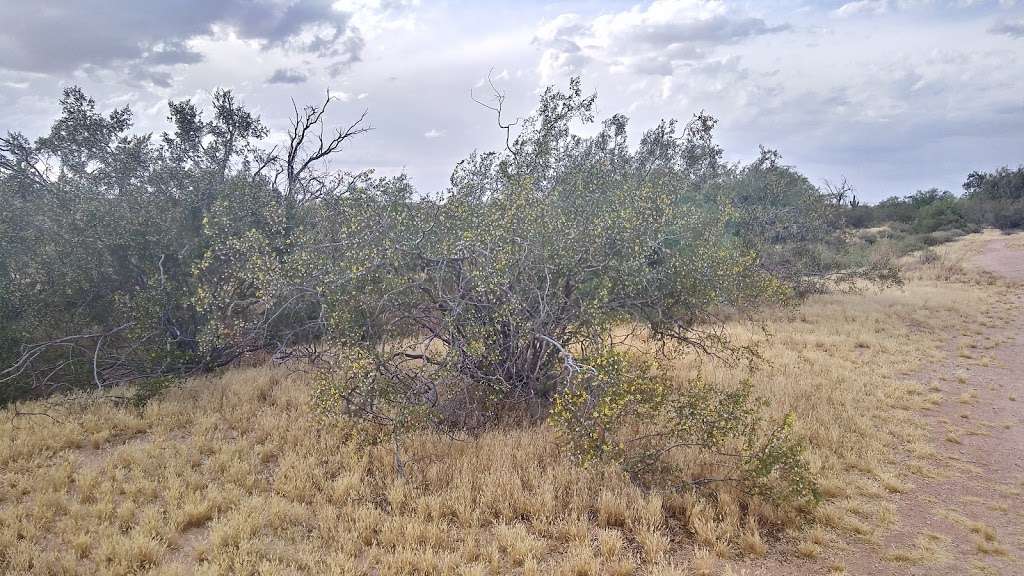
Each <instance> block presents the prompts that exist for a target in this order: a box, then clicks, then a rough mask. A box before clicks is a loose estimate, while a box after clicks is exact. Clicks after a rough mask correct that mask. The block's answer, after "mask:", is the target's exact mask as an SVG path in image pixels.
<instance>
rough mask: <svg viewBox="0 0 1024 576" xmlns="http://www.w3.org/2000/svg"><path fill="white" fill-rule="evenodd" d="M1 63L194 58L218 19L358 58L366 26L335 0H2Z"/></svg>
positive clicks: (249, 32) (62, 68)
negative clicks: (197, 42) (191, 43)
mask: <svg viewBox="0 0 1024 576" xmlns="http://www.w3.org/2000/svg"><path fill="white" fill-rule="evenodd" d="M0 13H3V14H4V16H5V21H7V22H10V23H17V24H16V25H8V26H4V27H3V29H2V30H0V68H6V69H8V70H16V71H27V72H37V73H48V74H60V73H69V72H73V71H75V70H79V69H82V68H83V67H86V66H93V67H97V68H113V67H117V66H121V65H125V64H130V63H146V64H149V65H153V66H160V65H164V66H166V65H173V64H190V63H195V62H197V61H199V60H200V59H201V58H202V56H201V55H199V54H197V53H195V52H192V51H190V50H189V49H188V48H187V46H186V45H185V44H184V43H185V41H187V40H189V39H190V38H195V37H199V36H206V35H209V34H211V33H212V32H213V31H214V28H215V27H225V28H230V29H232V30H233V31H234V32H235V33H236V34H237V35H238V36H239V37H241V38H245V39H250V40H257V41H260V42H262V43H263V45H264V46H265V47H268V48H269V47H287V48H291V49H295V50H299V51H303V52H308V53H313V54H316V55H317V56H321V57H332V58H335V57H336V58H341V59H343V60H347V61H353V60H358V58H359V54H358V53H353V50H358V49H359V48H361V46H362V45H361V43H358V42H355V43H354V42H351V41H347V39H349V38H351V37H353V36H357V35H358V31H357V30H356V29H355V28H354V27H352V26H350V15H349V14H347V13H345V12H339V11H336V10H334V9H333V8H332V7H331V2H330V1H329V0H299V1H297V2H288V3H281V2H276V1H273V0H256V1H248V0H223V1H221V0H218V1H209V0H179V1H175V2H137V1H133V0H54V1H49V2H47V3H46V5H45V7H43V6H40V5H39V4H37V3H35V2H24V1H21V0H0Z"/></svg>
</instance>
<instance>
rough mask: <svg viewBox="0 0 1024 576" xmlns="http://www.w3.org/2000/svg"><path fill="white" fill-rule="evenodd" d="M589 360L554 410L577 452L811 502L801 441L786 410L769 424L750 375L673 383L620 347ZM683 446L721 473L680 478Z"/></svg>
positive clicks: (663, 474) (651, 472) (638, 469)
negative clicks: (737, 381)
mask: <svg viewBox="0 0 1024 576" xmlns="http://www.w3.org/2000/svg"><path fill="white" fill-rule="evenodd" d="M587 366H588V367H589V368H590V370H586V371H580V372H577V373H576V374H574V376H573V378H572V380H571V381H570V382H568V383H567V384H566V386H565V387H564V388H563V389H562V391H561V392H559V394H558V395H557V396H556V397H555V399H554V402H553V405H552V409H551V415H552V416H551V417H552V420H553V421H554V422H555V424H556V425H557V426H558V428H559V429H560V430H561V431H562V433H563V435H564V436H565V437H566V439H567V441H566V445H567V447H568V449H569V451H570V453H571V454H573V455H574V456H575V457H576V458H577V459H579V460H581V461H583V462H587V461H591V460H595V459H611V460H614V461H616V462H619V463H620V464H621V465H622V466H623V467H624V468H625V469H626V470H628V471H629V472H630V473H632V474H633V475H634V477H640V478H648V479H650V480H649V481H652V482H657V481H658V479H664V478H670V479H672V481H679V479H680V478H682V479H683V480H684V481H689V482H691V483H692V484H693V485H695V486H701V485H704V484H708V483H712V482H722V481H730V482H735V483H738V484H740V485H741V486H742V487H743V488H744V489H745V490H746V491H747V492H748V493H752V494H761V495H764V496H768V497H771V498H773V499H779V500H805V499H810V500H815V499H817V497H818V495H817V487H816V485H815V482H814V480H813V477H812V475H811V473H810V471H809V468H808V465H807V462H806V461H805V460H804V459H803V446H802V444H801V443H800V441H799V440H798V439H797V438H795V437H794V436H793V435H792V433H791V430H792V425H793V416H792V415H785V416H784V417H782V418H780V419H779V420H778V421H777V422H775V423H774V424H769V423H767V422H766V418H765V415H764V414H763V405H762V404H761V403H760V402H758V400H757V399H756V398H755V397H754V395H753V390H752V387H751V385H750V383H749V382H744V383H742V384H741V385H740V386H739V387H737V388H735V389H726V388H720V387H716V386H712V385H711V384H710V383H708V382H707V381H706V380H704V379H703V378H702V377H700V376H699V375H698V376H697V377H695V378H693V379H691V380H690V381H688V382H687V383H686V384H685V385H683V386H682V387H678V388H676V387H673V386H672V385H671V382H670V380H669V378H667V377H666V376H664V375H662V374H659V373H657V372H656V371H655V370H653V368H654V366H653V365H652V363H651V362H650V361H649V360H646V359H642V358H635V357H633V356H631V355H630V354H629V353H624V352H618V351H608V352H605V353H604V354H601V355H600V356H598V357H596V358H592V359H588V363H587ZM681 451H689V452H690V453H694V452H696V453H697V454H700V455H701V456H702V457H706V458H710V459H712V460H714V461H715V465H716V469H717V470H720V471H721V472H720V475H719V476H716V477H713V478H711V477H697V478H690V479H687V478H685V477H684V476H685V472H684V471H683V470H682V469H681V468H680V467H679V466H678V464H677V463H676V462H678V461H677V460H676V461H674V460H673V458H672V456H673V453H674V452H681ZM688 464H691V463H688Z"/></svg>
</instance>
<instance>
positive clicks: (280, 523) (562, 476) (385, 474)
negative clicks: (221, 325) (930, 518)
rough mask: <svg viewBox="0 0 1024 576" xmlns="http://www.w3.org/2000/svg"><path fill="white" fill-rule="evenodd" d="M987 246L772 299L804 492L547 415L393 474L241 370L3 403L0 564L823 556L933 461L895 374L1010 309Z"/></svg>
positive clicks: (574, 567)
mask: <svg viewBox="0 0 1024 576" xmlns="http://www.w3.org/2000/svg"><path fill="white" fill-rule="evenodd" d="M982 241H983V239H979V238H977V237H972V238H967V239H965V240H963V241H961V242H959V243H957V244H956V245H954V246H950V247H945V248H943V252H944V254H946V255H945V256H944V257H943V258H941V259H939V261H937V262H933V263H930V264H920V263H915V264H913V265H912V266H911V267H910V268H909V269H908V274H907V275H908V283H907V285H906V287H905V288H904V289H893V290H886V291H882V292H878V291H875V290H867V291H865V292H863V293H860V294H846V295H830V296H821V297H815V298H812V299H811V300H810V301H809V302H807V304H806V305H805V306H803V307H802V308H800V309H799V310H798V311H795V312H789V311H779V312H777V313H774V314H770V315H769V318H768V319H767V324H768V327H769V329H770V332H771V333H772V337H771V339H770V340H769V341H768V342H767V343H765V344H764V346H763V349H762V351H763V353H764V356H765V357H766V358H767V359H769V361H770V365H769V366H764V367H762V368H761V369H760V370H759V371H757V372H755V373H754V374H753V375H752V380H753V383H754V385H755V388H756V390H757V392H758V394H759V395H760V396H761V397H763V398H764V399H765V400H766V401H767V403H768V406H769V409H770V410H771V411H772V412H773V413H775V414H780V415H781V414H783V413H786V412H789V411H793V412H794V413H795V414H796V416H797V428H798V432H799V433H800V434H801V435H802V436H804V437H805V438H806V439H807V442H808V446H809V452H808V457H809V460H810V462H811V464H812V466H813V468H814V470H815V472H816V474H817V475H818V477H819V478H820V479H821V484H822V488H823V493H824V495H825V497H826V498H825V501H824V502H823V503H822V504H821V505H820V506H819V507H817V508H816V509H813V510H801V509H793V508H789V507H780V506H773V505H771V504H769V503H766V502H763V501H761V500H759V499H758V498H756V497H751V496H748V495H745V494H742V493H740V492H739V491H738V490H736V489H735V488H733V487H731V486H729V485H719V486H716V487H715V488H714V490H713V491H711V492H708V493H705V494H702V495H695V494H692V493H689V492H685V491H684V492H678V493H674V492H664V491H663V492H651V491H646V490H642V489H639V488H637V487H636V486H634V485H633V484H632V483H631V482H630V481H629V480H628V478H626V477H625V476H624V475H623V474H621V473H620V472H619V471H617V470H615V469H614V468H611V467H607V468H602V467H596V468H589V469H580V468H578V467H575V466H573V465H572V464H571V463H570V462H569V461H568V460H567V459H566V458H565V456H564V454H562V453H561V451H560V450H559V448H558V443H557V440H558V439H557V438H556V437H555V435H554V433H553V432H552V430H551V429H550V428H548V427H547V426H543V425H540V426H536V427H533V428H530V429H525V430H499V431H494V432H492V433H489V434H486V435H484V436H482V437H480V438H479V439H476V440H473V441H471V442H451V441H447V440H444V439H441V438H438V437H432V436H429V435H423V436H418V437H414V438H410V439H409V440H408V441H407V442H406V445H405V448H404V450H405V453H404V458H405V461H406V464H405V476H404V478H402V477H398V476H396V473H395V470H394V467H393V465H392V462H393V457H394V456H393V453H392V451H391V450H390V449H389V448H387V447H373V448H366V447H364V446H362V445H360V444H359V443H357V442H356V441H354V440H352V439H350V436H351V434H350V430H349V429H347V428H346V426H345V425H344V424H342V423H337V422H333V423H332V422H328V423H322V422H318V421H317V419H316V418H315V417H313V416H312V414H311V413H310V403H309V390H308V384H307V382H305V381H304V380H303V379H302V378H301V377H299V376H291V375H288V374H287V373H285V372H284V371H282V370H276V369H269V368H253V369H239V370H233V371H230V372H228V373H226V374H224V375H223V376H221V377H217V378H209V379H204V380H199V381H194V382H190V383H188V384H187V385H185V386H183V387H182V388H180V389H175V390H172V391H171V392H169V393H168V394H167V395H165V396H163V397H161V398H159V399H158V400H155V401H153V402H151V403H150V404H149V405H147V406H146V407H145V409H143V410H136V409H132V408H126V407H121V406H118V405H116V404H114V403H112V402H109V401H103V400H98V399H96V398H91V397H80V398H64V399H61V400H60V402H59V403H56V404H50V405H42V404H32V405H24V406H20V409H22V410H24V411H31V412H44V411H45V412H48V413H49V414H51V415H52V416H53V417H54V418H56V419H57V420H50V419H49V418H46V417H39V416H31V417H30V416H21V417H17V418H15V417H14V412H13V410H10V409H8V410H7V411H6V412H4V413H2V414H0V573H10V574H72V573H96V574H140V573H152V574H194V573H195V574H255V573H260V574H299V573H310V574H364V573H368V572H371V570H375V572H373V573H376V574H381V575H386V574H410V573H416V574H501V573H510V572H511V573H521V574H573V575H578V576H583V575H587V574H595V575H596V574H622V575H628V574H637V575H640V574H712V573H721V572H722V570H728V567H727V564H726V562H727V561H728V560H729V559H735V558H737V557H739V556H742V555H750V556H760V555H763V554H765V553H766V552H768V551H769V549H770V548H771V547H773V546H777V545H778V543H779V542H780V541H781V542H783V549H784V550H788V551H789V552H790V553H794V552H795V553H799V554H803V555H806V556H819V555H828V551H829V549H830V548H831V547H833V546H834V543H835V542H836V541H839V540H842V539H845V538H850V537H854V538H864V539H868V540H871V539H872V538H875V537H876V534H877V532H878V531H879V530H880V529H881V528H882V527H884V526H886V525H887V524H889V523H891V522H892V518H891V516H892V509H891V507H890V506H889V505H888V504H887V499H888V498H889V497H890V496H889V495H890V493H898V492H903V491H906V490H912V489H913V487H912V484H913V482H912V481H909V480H910V479H908V478H906V477H905V476H900V475H898V474H897V473H896V472H897V466H896V464H897V460H898V458H903V456H898V454H900V453H901V451H902V450H903V449H904V448H905V447H907V446H913V447H917V448H916V449H915V451H914V452H913V454H915V456H914V458H915V459H916V460H917V461H916V462H912V463H911V464H916V466H915V465H908V464H907V463H906V462H903V465H902V466H901V467H900V469H901V471H904V472H905V471H906V470H914V469H917V470H921V471H927V470H928V469H929V465H928V460H929V459H930V458H932V457H933V456H934V451H929V450H928V449H927V448H928V445H929V443H930V442H933V441H942V439H941V438H939V439H931V438H928V437H927V436H926V432H925V428H924V427H923V426H922V425H921V421H920V418H919V415H918V412H919V411H920V410H925V409H928V407H930V406H933V405H934V402H935V401H936V400H935V398H934V395H935V394H937V392H935V391H934V390H932V391H929V390H927V389H926V388H924V387H923V386H921V385H920V384H919V383H916V382H915V381H914V380H913V378H912V374H913V373H914V371H916V370H917V369H918V367H919V366H921V365H922V364H923V363H925V362H927V361H930V360H934V359H937V358H938V357H939V356H940V355H941V354H942V353H943V346H944V345H945V343H946V342H947V337H948V335H949V334H950V333H952V334H959V333H961V332H964V331H971V330H974V329H976V328H977V326H978V325H979V324H980V323H983V322H987V321H994V320H993V319H992V311H993V310H995V309H997V307H998V306H1001V305H1003V303H1004V302H1005V299H1006V292H1005V289H1004V288H1003V287H1000V286H999V285H998V284H997V283H995V282H993V281H991V280H990V279H988V278H986V277H985V276H983V275H979V274H977V273H975V272H972V271H970V270H969V269H967V268H966V267H964V266H963V265H961V264H957V263H956V260H955V258H956V257H957V255H958V254H960V255H963V254H968V253H970V252H971V251H972V250H975V249H976V248H977V246H978V244H977V243H978V242H982ZM734 332H735V334H737V335H738V337H739V338H740V339H744V338H755V334H756V332H755V331H752V330H750V329H749V328H747V327H744V326H739V325H737V326H735V327H734ZM676 369H677V372H678V374H679V378H680V381H685V380H686V379H687V378H688V377H689V376H690V375H692V374H693V373H695V371H697V370H698V369H700V370H702V371H703V373H704V374H705V376H706V377H708V378H709V379H711V380H713V381H717V382H720V383H723V384H729V383H735V382H737V381H738V380H739V379H741V378H742V377H743V376H745V375H746V373H745V371H744V370H742V369H739V368H735V367H729V366H725V365H723V364H720V363H718V362H715V361H708V360H706V359H704V360H700V359H697V358H688V359H684V360H682V361H680V362H679V363H678V365H677V366H676ZM684 464H687V465H689V466H690V467H691V471H692V472H694V473H701V472H706V471H707V470H696V469H693V467H694V466H703V464H698V463H693V462H691V463H684ZM785 534H791V535H793V536H792V537H782V536H783V535H785ZM975 534H976V535H977V536H978V538H979V540H980V541H981V542H982V543H983V545H984V546H987V547H991V546H992V544H993V543H994V540H987V539H986V538H985V537H984V534H981V533H975ZM780 538H781V540H780ZM992 553H998V552H992ZM723 566H725V568H723Z"/></svg>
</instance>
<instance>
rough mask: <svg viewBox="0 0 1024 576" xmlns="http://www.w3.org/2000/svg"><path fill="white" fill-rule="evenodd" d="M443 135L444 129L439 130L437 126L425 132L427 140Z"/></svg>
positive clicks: (424, 135)
mask: <svg viewBox="0 0 1024 576" xmlns="http://www.w3.org/2000/svg"><path fill="white" fill-rule="evenodd" d="M442 136H444V130H438V129H437V128H431V129H430V130H427V131H426V132H425V133H424V134H423V137H424V138H426V139H427V140H433V139H435V138H440V137H442Z"/></svg>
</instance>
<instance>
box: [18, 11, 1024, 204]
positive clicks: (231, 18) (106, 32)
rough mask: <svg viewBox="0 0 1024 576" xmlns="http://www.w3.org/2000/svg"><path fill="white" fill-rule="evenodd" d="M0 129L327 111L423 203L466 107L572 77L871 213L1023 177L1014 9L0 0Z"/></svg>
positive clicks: (490, 142)
mask: <svg viewBox="0 0 1024 576" xmlns="http://www.w3.org/2000/svg"><path fill="white" fill-rule="evenodd" d="M0 14H3V15H4V16H3V24H2V25H0V133H6V132H7V131H19V132H22V133H24V134H26V135H28V136H30V137H36V136H39V135H41V134H43V133H45V132H46V131H47V130H48V127H49V126H50V124H51V123H52V122H53V121H54V119H55V118H56V115H57V113H58V111H59V106H58V99H59V97H60V93H61V90H62V89H63V88H64V87H66V86H70V85H78V86H81V87H82V88H83V89H84V90H85V91H86V92H87V93H88V94H89V95H91V96H92V97H93V98H95V99H96V101H97V103H98V105H99V106H100V107H101V108H102V109H104V110H106V109H113V108H115V107H120V106H124V105H125V104H128V105H130V106H131V107H132V109H133V110H134V112H135V115H136V116H135V121H136V129H137V130H138V131H144V132H149V131H152V132H160V131H162V130H164V129H166V128H167V123H166V117H167V102H168V101H177V100H181V99H186V98H188V99H192V100H193V101H194V102H196V103H198V104H200V105H201V106H202V105H206V106H207V107H208V105H209V102H210V99H211V95H212V93H213V91H214V90H215V89H216V88H229V89H231V90H233V91H234V93H235V94H236V96H237V97H238V98H239V99H241V100H242V101H243V102H244V103H245V104H246V105H247V106H248V107H250V108H251V109H252V110H254V111H255V112H257V113H258V114H259V115H260V116H261V118H262V119H263V121H264V123H265V124H266V125H267V126H268V127H269V128H270V129H271V134H270V136H269V137H268V145H269V144H273V143H274V142H276V141H279V140H280V139H281V138H282V137H283V135H284V131H285V130H286V129H287V126H288V120H289V117H290V114H291V113H292V105H293V104H292V102H293V100H294V102H295V103H297V104H298V105H300V106H301V105H303V104H307V103H314V102H318V101H321V100H323V98H324V97H325V94H326V93H327V91H328V90H329V91H330V94H331V95H332V96H333V97H334V98H335V102H334V104H333V106H332V112H331V116H330V119H331V121H333V122H336V123H337V124H338V125H341V124H345V123H346V121H348V122H350V121H351V120H352V119H354V118H355V117H358V115H359V114H360V113H362V112H363V111H364V110H365V111H367V113H368V115H367V118H368V121H369V123H370V125H371V126H372V127H373V131H371V132H369V133H367V134H365V135H363V136H360V137H359V138H358V139H357V140H354V141H352V142H351V143H350V144H349V145H348V146H347V147H346V149H345V150H344V151H343V154H342V156H341V157H339V159H338V161H337V166H338V167H339V168H341V169H346V170H363V169H370V168H372V169H374V170H376V171H377V172H378V173H380V174H382V175H394V174H400V173H405V174H407V175H408V176H409V178H410V179H411V180H412V182H413V184H414V185H415V186H416V187H417V188H418V189H419V190H420V191H422V192H424V193H435V192H439V191H441V190H443V189H444V188H445V186H446V185H447V182H448V177H449V176H450V174H451V170H452V168H453V167H454V166H455V164H456V162H458V161H459V160H460V159H462V158H464V157H466V156H467V155H468V154H470V153H471V152H472V151H474V150H481V151H482V150H493V149H499V148H501V147H502V146H503V142H504V132H503V131H501V130H500V129H499V128H498V127H497V124H496V122H495V118H494V114H493V113H492V112H491V111H489V110H487V109H486V108H484V107H482V106H480V105H479V104H477V103H475V102H474V97H476V98H478V99H486V98H487V97H489V96H490V95H491V94H490V91H489V90H490V89H489V87H488V86H487V83H486V80H487V78H488V77H490V79H491V81H492V82H493V83H494V85H495V86H497V87H498V89H499V90H501V91H502V92H503V93H504V94H505V95H506V100H505V103H504V108H505V113H506V118H507V119H514V118H516V117H521V116H526V115H529V114H530V112H531V110H532V108H533V106H534V105H535V104H536V100H537V95H538V93H539V91H541V90H543V88H544V87H545V86H548V85H555V86H562V87H564V86H565V85H566V84H567V80H568V78H570V77H571V76H575V75H579V76H582V78H583V82H584V88H585V90H587V91H588V92H596V93H597V96H598V100H597V102H598V116H599V117H606V116H610V115H612V114H615V113H620V112H621V113H624V114H626V115H627V116H629V117H630V119H631V120H630V127H631V132H632V136H633V138H634V141H636V140H638V138H639V136H640V134H641V133H642V131H643V130H645V129H647V128H650V127H653V126H654V125H655V124H656V123H657V122H658V120H659V119H662V118H677V119H679V120H681V121H685V120H687V119H689V118H691V117H692V116H693V114H695V113H697V112H701V111H704V112H706V113H709V114H711V115H713V116H715V117H716V118H718V119H719V121H720V124H719V128H718V132H717V137H718V141H719V143H720V144H721V145H722V146H723V147H724V148H725V151H726V157H727V158H728V159H730V160H732V161H738V162H746V161H750V160H752V159H754V158H755V157H756V156H757V153H758V146H759V145H764V146H766V147H768V148H773V149H776V150H778V151H779V152H780V153H781V154H782V155H783V158H784V161H785V162H786V163H787V164H791V165H793V166H795V167H796V168H797V169H798V170H800V171H801V172H803V173H804V174H806V175H807V176H808V177H809V178H811V180H812V181H814V182H815V183H817V184H822V183H824V182H825V180H830V181H839V180H841V179H843V178H845V179H846V180H847V181H848V182H849V183H850V184H851V185H852V186H853V187H854V189H855V190H856V193H857V195H858V197H859V198H861V199H864V200H867V201H877V200H880V199H883V198H886V197H888V196H892V195H900V196H902V195H905V194H910V193H912V192H914V191H916V190H919V189H927V188H932V187H938V188H943V189H948V190H952V191H955V192H959V191H960V190H961V189H960V186H961V184H962V183H963V181H964V178H965V177H966V175H967V174H968V173H969V172H971V171H973V170H992V169H995V168H997V167H999V166H1003V165H1009V166H1013V167H1016V166H1018V165H1021V164H1024V0H854V1H843V0H819V1H808V0H765V1H752V0H748V1H731V0H674V1H671V0H653V1H646V2H619V1H611V0H606V1H571V0H565V1H555V2H538V1H531V0H523V1H519V2H494V1H490V0H479V1H476V2H431V1H429V0H419V1H417V0H339V1H329V0H220V1H217V2H210V1H208V0H175V1H165V2H137V1H134V0H38V1H34V2H30V1H27V0H0Z"/></svg>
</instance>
